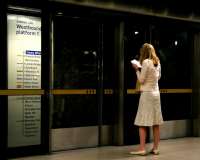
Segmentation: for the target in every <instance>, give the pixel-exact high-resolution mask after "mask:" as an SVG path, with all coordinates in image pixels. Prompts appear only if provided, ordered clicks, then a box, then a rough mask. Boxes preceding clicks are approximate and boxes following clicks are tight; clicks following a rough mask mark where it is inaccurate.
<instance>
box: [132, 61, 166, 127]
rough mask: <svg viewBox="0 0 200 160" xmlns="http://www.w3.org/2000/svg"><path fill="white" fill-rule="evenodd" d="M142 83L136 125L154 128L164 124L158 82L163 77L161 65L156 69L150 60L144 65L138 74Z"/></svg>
mask: <svg viewBox="0 0 200 160" xmlns="http://www.w3.org/2000/svg"><path fill="white" fill-rule="evenodd" d="M136 75H137V78H138V81H139V82H140V91H141V94H140V99H139V106H138V110H137V114H136V118H135V122H134V124H135V125H137V126H153V125H160V124H162V123H163V117H162V112H161V102H160V91H159V86H158V80H159V79H160V77H161V65H160V64H158V65H157V66H156V67H155V66H154V64H153V62H152V61H151V60H150V59H145V60H144V61H143V63H142V69H141V71H137V72H136Z"/></svg>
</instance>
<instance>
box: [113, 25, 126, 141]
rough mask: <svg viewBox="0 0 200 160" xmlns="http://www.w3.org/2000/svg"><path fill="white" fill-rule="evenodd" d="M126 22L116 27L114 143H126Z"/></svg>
mask: <svg viewBox="0 0 200 160" xmlns="http://www.w3.org/2000/svg"><path fill="white" fill-rule="evenodd" d="M124 92H125V91H124V22H119V24H117V25H116V28H115V90H114V97H115V102H114V103H115V106H116V113H115V125H114V143H115V144H117V145H123V144H124V95H125V93H124Z"/></svg>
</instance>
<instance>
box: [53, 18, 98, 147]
mask: <svg viewBox="0 0 200 160" xmlns="http://www.w3.org/2000/svg"><path fill="white" fill-rule="evenodd" d="M53 28H54V29H53V32H54V56H53V89H54V90H53V94H54V97H53V115H52V117H53V119H52V128H53V130H52V150H63V149H72V148H80V147H94V146H97V145H98V103H97V102H98V99H97V94H96V93H97V88H98V71H97V69H98V58H99V24H98V23H94V22H91V21H87V20H82V19H81V18H78V17H74V18H65V17H64V16H56V17H55V19H54V25H53ZM61 135H62V136H61ZM60 141H62V142H63V143H62V145H61V144H60V143H59V142H60Z"/></svg>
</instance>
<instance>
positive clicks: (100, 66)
mask: <svg viewBox="0 0 200 160" xmlns="http://www.w3.org/2000/svg"><path fill="white" fill-rule="evenodd" d="M98 54H99V56H98V57H99V58H98V62H97V63H98V71H97V72H98V89H97V91H98V92H97V96H98V144H99V146H102V125H103V94H104V93H103V24H99V53H98Z"/></svg>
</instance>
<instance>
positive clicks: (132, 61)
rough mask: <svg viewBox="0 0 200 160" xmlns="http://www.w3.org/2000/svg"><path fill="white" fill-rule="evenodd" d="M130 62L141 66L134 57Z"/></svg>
mask: <svg viewBox="0 0 200 160" xmlns="http://www.w3.org/2000/svg"><path fill="white" fill-rule="evenodd" d="M131 63H132V64H135V65H137V66H138V67H139V68H141V67H142V66H141V64H140V62H139V61H137V60H136V59H133V60H131Z"/></svg>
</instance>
